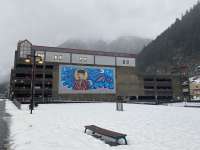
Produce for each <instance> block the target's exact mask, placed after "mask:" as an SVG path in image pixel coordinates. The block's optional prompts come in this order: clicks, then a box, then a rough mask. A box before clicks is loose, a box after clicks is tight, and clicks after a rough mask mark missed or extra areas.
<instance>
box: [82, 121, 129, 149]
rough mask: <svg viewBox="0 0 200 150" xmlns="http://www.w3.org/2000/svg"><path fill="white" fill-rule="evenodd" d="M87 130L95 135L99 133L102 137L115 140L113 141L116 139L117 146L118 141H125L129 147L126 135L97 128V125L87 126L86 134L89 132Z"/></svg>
mask: <svg viewBox="0 0 200 150" xmlns="http://www.w3.org/2000/svg"><path fill="white" fill-rule="evenodd" d="M87 130H90V131H92V134H93V135H94V134H95V133H97V134H100V135H104V136H106V137H110V138H113V139H115V143H116V144H118V141H119V140H120V139H124V142H125V144H126V145H127V140H126V136H127V135H126V134H122V133H118V132H114V131H110V130H107V129H103V128H100V127H98V126H95V125H89V126H85V133H86V132H87Z"/></svg>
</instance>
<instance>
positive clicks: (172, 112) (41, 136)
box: [6, 101, 200, 150]
mask: <svg viewBox="0 0 200 150" xmlns="http://www.w3.org/2000/svg"><path fill="white" fill-rule="evenodd" d="M6 107H7V112H8V113H10V114H11V115H12V118H11V120H12V123H11V136H10V138H11V140H12V141H11V149H14V150H112V149H113V150H147V149H148V150H197V149H199V147H200V142H199V141H200V128H199V125H200V118H199V117H198V116H199V115H200V110H199V109H193V108H184V107H169V106H150V105H135V104H125V105H124V108H125V111H124V112H116V111H115V104H112V103H100V104H98V103H96V104H48V105H39V107H38V108H37V109H36V110H34V111H33V115H31V114H29V110H28V107H27V105H24V107H22V110H18V109H17V108H16V107H15V106H14V105H13V104H12V103H11V102H9V101H7V106H6ZM90 124H95V125H98V126H100V127H103V128H107V129H111V130H114V131H118V132H122V133H125V134H127V135H128V136H127V140H128V145H122V146H117V147H110V146H109V145H107V144H105V143H103V142H102V141H100V140H99V139H95V138H94V137H92V136H89V135H87V134H84V126H85V125H90Z"/></svg>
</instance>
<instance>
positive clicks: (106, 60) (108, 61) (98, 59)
mask: <svg viewBox="0 0 200 150" xmlns="http://www.w3.org/2000/svg"><path fill="white" fill-rule="evenodd" d="M95 64H97V65H110V66H115V57H110V56H95Z"/></svg>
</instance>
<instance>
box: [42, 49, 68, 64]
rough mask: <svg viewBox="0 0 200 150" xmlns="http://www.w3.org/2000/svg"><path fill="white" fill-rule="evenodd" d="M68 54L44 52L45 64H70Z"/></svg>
mask: <svg viewBox="0 0 200 150" xmlns="http://www.w3.org/2000/svg"><path fill="white" fill-rule="evenodd" d="M70 55H71V54H70V53H61V52H46V58H45V60H46V61H47V62H63V63H70V59H71V58H70V57H71V56H70Z"/></svg>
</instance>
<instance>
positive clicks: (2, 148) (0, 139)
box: [0, 100, 9, 150]
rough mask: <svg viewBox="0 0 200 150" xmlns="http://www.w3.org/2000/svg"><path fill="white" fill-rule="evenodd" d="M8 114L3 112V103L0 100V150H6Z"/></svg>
mask: <svg viewBox="0 0 200 150" xmlns="http://www.w3.org/2000/svg"><path fill="white" fill-rule="evenodd" d="M8 119H9V114H7V113H6V112H5V101H2V100H0V150H7V149H8V148H7V145H8V144H7V143H8V141H7V138H8V135H9V128H8V122H7V121H6V120H8Z"/></svg>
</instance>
